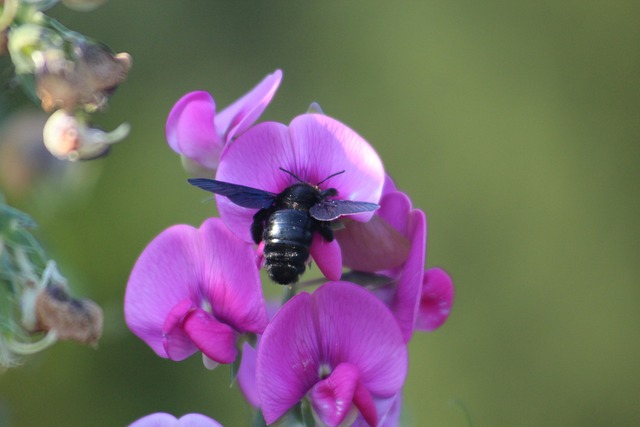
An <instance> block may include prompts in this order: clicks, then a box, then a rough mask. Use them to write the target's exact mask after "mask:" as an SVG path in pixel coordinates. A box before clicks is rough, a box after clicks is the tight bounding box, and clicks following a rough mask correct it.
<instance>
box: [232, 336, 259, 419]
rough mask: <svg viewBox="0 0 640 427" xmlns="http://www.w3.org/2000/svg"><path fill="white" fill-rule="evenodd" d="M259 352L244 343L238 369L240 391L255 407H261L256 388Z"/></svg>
mask: <svg viewBox="0 0 640 427" xmlns="http://www.w3.org/2000/svg"><path fill="white" fill-rule="evenodd" d="M257 356H258V353H257V352H256V350H255V349H254V348H253V347H251V345H249V343H246V342H245V343H244V344H243V345H242V360H241V361H240V369H239V370H238V376H237V377H236V379H237V381H238V386H239V387H240V391H242V394H243V395H244V397H245V398H246V399H247V401H248V402H249V404H250V405H251V406H253V407H254V408H259V407H260V397H259V396H258V390H257V388H256V358H257Z"/></svg>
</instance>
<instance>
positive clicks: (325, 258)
mask: <svg viewBox="0 0 640 427" xmlns="http://www.w3.org/2000/svg"><path fill="white" fill-rule="evenodd" d="M310 253H311V256H312V257H313V260H314V261H315V262H316V264H317V265H318V268H319V269H320V271H321V272H322V274H324V276H325V277H326V278H327V279H329V280H333V281H337V280H340V277H341V276H342V254H341V251H340V245H338V242H337V241H336V240H332V241H331V242H327V241H326V240H325V239H324V238H323V237H322V236H321V235H320V234H318V233H315V234H314V236H313V241H312V243H311V249H310Z"/></svg>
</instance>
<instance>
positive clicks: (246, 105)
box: [215, 70, 282, 143]
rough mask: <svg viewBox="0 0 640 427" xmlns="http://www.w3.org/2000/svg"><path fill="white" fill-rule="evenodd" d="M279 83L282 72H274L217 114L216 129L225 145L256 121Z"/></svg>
mask: <svg viewBox="0 0 640 427" xmlns="http://www.w3.org/2000/svg"><path fill="white" fill-rule="evenodd" d="M281 81H282V71H281V70H276V71H275V72H273V74H269V75H268V76H267V77H265V78H264V79H263V80H262V81H261V82H260V83H258V85H257V86H255V87H254V88H253V89H251V91H249V92H248V93H247V94H245V95H244V96H243V97H242V98H240V99H238V100H237V101H235V102H234V103H233V104H231V105H229V106H228V107H227V108H225V109H224V110H222V111H221V112H219V113H218V115H217V116H216V118H215V124H216V129H218V131H219V134H220V135H221V136H222V138H223V139H224V141H225V142H226V143H228V142H229V141H231V140H232V139H233V138H234V137H237V136H238V135H240V134H241V133H243V132H244V131H246V130H247V129H248V128H249V127H250V126H251V125H252V124H253V123H254V122H255V121H256V120H258V117H260V115H261V114H262V113H263V112H264V110H265V108H267V105H269V102H271V99H272V98H273V95H275V93H276V90H277V89H278V86H279V85H280V82H281Z"/></svg>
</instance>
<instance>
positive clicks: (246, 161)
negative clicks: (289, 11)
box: [124, 70, 453, 426]
mask: <svg viewBox="0 0 640 427" xmlns="http://www.w3.org/2000/svg"><path fill="white" fill-rule="evenodd" d="M281 78H282V73H281V72H280V71H279V70H277V71H276V72H275V73H273V74H271V75H269V76H267V77H266V78H265V79H264V80H263V81H262V82H261V83H260V84H258V85H257V86H256V87H255V88H254V89H253V90H251V91H250V92H249V93H247V94H246V95H244V96H243V97H241V98H240V99H239V100H238V101H236V102H235V103H233V104H232V105H231V106H229V107H227V108H226V109H224V110H222V111H221V112H219V113H216V107H215V103H214V100H213V97H212V96H211V95H210V94H208V93H206V92H192V93H189V94H187V95H185V96H184V97H183V98H182V99H180V100H179V101H178V102H177V103H176V105H175V106H174V108H173V109H172V111H171V112H170V114H169V117H168V120H167V128H166V132H167V140H168V142H169V145H170V147H171V148H172V149H173V150H174V151H176V152H177V153H179V154H180V155H181V157H182V160H183V164H184V165H185V167H186V168H187V170H188V171H189V172H190V173H192V174H196V175H199V176H200V177H201V178H199V179H193V180H190V182H191V183H193V184H195V185H197V186H198V187H201V188H203V189H205V190H209V191H211V192H213V193H215V194H216V203H217V208H218V211H219V214H220V218H209V219H206V220H205V221H204V222H203V223H202V225H201V226H200V227H199V228H194V227H192V226H188V225H176V226H173V227H170V228H169V229H167V230H165V231H163V232H162V233H160V235H158V236H157V237H156V238H155V239H153V241H152V242H151V243H150V244H149V245H148V246H147V247H146V248H145V249H144V251H143V252H142V254H141V255H140V257H139V259H138V260H137V262H136V264H135V266H134V268H133V271H132V273H131V276H130V278H129V282H128V284H127V290H126V295H125V303H124V304H125V307H124V308H125V319H126V322H127V325H128V326H129V328H130V329H131V330H132V331H133V332H134V333H135V334H136V335H137V336H138V337H140V338H141V339H142V340H144V341H145V342H146V343H147V344H148V345H149V346H150V347H151V348H152V349H153V351H155V353H156V354H157V355H159V356H160V357H163V358H168V359H171V360H176V361H178V360H182V359H185V358H186V357H189V356H190V355H192V354H193V353H196V352H200V353H202V357H203V360H204V363H205V366H207V367H209V368H212V367H215V366H217V365H218V364H231V365H232V366H233V367H234V372H235V373H236V379H237V382H238V385H239V388H240V389H241V390H242V392H243V394H244V396H245V397H246V399H247V401H248V402H249V403H250V404H251V405H252V406H253V407H255V408H256V410H257V414H258V416H259V417H263V421H264V422H266V424H268V425H271V424H274V423H276V422H279V423H283V424H281V425H284V424H287V423H289V424H290V425H305V426H315V425H318V426H346V425H355V426H396V425H398V422H399V421H398V420H399V415H400V412H401V406H402V404H401V394H402V387H403V384H404V381H405V377H406V374H407V367H408V353H407V344H408V342H409V340H410V339H411V337H412V335H413V332H414V331H415V330H421V331H433V330H435V329H437V328H438V327H439V326H441V325H442V324H443V323H444V321H445V320H446V319H447V317H448V315H449V311H450V308H451V304H452V300H453V284H452V281H451V279H450V277H449V276H448V274H447V273H446V272H445V271H444V270H442V269H439V268H431V269H426V270H425V267H424V264H425V256H426V234H427V223H426V216H425V214H424V212H423V211H421V210H419V209H415V208H414V207H413V206H412V203H411V200H410V198H409V197H408V196H407V195H406V194H405V193H403V192H402V191H400V190H399V189H398V188H397V187H396V185H395V184H394V182H393V181H392V180H391V178H390V177H389V176H388V175H387V174H386V173H385V170H384V168H383V165H382V161H381V160H380V158H379V156H378V154H377V153H376V152H375V150H374V149H373V148H372V147H371V145H369V144H368V143H367V142H366V141H365V140H364V139H363V138H362V137H361V136H360V135H358V134H357V133H356V132H354V131H353V130H352V129H350V128H349V127H347V126H346V125H344V124H343V123H340V122H339V121H337V120H335V119H333V118H331V117H328V116H326V115H324V114H322V113H321V112H317V110H318V108H317V107H314V110H316V111H315V112H309V113H306V114H302V115H300V116H298V117H296V118H294V119H293V120H292V121H291V122H290V123H289V125H285V124H282V123H276V122H262V123H258V124H254V123H255V121H256V120H257V119H258V117H259V116H260V114H261V113H262V112H263V111H264V109H265V107H266V106H267V104H268V103H269V102H270V101H271V99H272V97H273V95H274V94H275V92H276V89H277V88H278V86H279V84H280V81H281ZM213 177H215V180H213V179H209V178H213ZM312 261H313V262H314V263H315V264H316V265H317V266H318V268H319V270H320V271H321V272H322V274H323V275H324V276H325V278H326V280H322V281H317V280H315V281H307V282H304V281H302V282H298V278H299V276H300V275H303V274H304V270H305V269H306V266H307V265H308V264H309V263H310V262H312ZM262 267H264V268H266V270H267V271H268V272H269V275H270V277H271V278H272V279H273V281H275V282H277V283H281V284H285V285H288V286H287V287H286V288H284V289H286V295H285V297H284V302H283V303H282V304H278V303H275V302H272V301H266V300H265V297H264V295H263V292H262V284H261V281H260V275H259V270H260V268H262ZM302 277H303V278H304V276H302ZM318 284H320V286H319V287H317V288H315V289H314V288H313V287H312V285H318ZM267 286H278V285H277V284H272V283H271V284H268V285H267ZM300 290H302V292H298V291H300ZM154 416H155V417H158V419H160V418H163V419H166V420H167V421H166V423H164V424H162V423H159V424H157V425H182V421H180V424H177V423H178V421H176V419H175V418H174V417H172V416H170V415H168V414H155V415H153V416H151V417H154ZM183 419H184V418H183ZM143 420H144V419H143ZM181 420H182V419H181ZM141 421H142V420H140V421H138V422H136V423H134V424H133V425H136V426H137V425H147V424H143V423H141ZM211 422H212V421H210V422H209V424H206V425H214V424H211ZM138 423H139V424H138ZM154 425H156V424H154ZM202 425H205V424H204V422H203V424H202Z"/></svg>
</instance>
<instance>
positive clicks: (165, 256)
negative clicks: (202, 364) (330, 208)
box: [124, 218, 268, 359]
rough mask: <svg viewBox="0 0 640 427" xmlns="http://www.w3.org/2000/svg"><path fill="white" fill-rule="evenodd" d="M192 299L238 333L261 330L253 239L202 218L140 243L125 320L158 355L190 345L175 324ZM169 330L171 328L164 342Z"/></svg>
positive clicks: (180, 352) (181, 353)
mask: <svg viewBox="0 0 640 427" xmlns="http://www.w3.org/2000/svg"><path fill="white" fill-rule="evenodd" d="M185 300H186V301H188V302H185ZM189 302H190V303H189ZM179 304H182V305H179ZM191 305H192V306H193V307H194V308H195V307H207V309H210V310H211V312H212V314H213V315H214V316H215V317H216V319H217V320H218V321H220V322H223V323H226V324H228V325H229V326H231V327H232V328H234V329H235V330H236V331H237V332H241V333H242V332H254V333H261V332H262V331H263V330H264V328H265V327H266V325H267V323H268V318H267V313H266V309H265V307H264V297H263V295H262V289H261V284H260V277H259V272H258V269H257V267H256V261H255V253H254V252H253V245H251V244H249V243H245V242H243V241H241V240H240V239H238V238H236V237H235V236H234V235H233V234H232V233H231V232H230V231H229V230H228V229H227V228H226V227H225V226H224V224H223V223H222V221H221V220H219V219H213V218H212V219H209V220H207V221H205V222H204V223H203V225H202V226H201V227H200V229H195V228H193V227H190V226H187V225H177V226H173V227H170V228H169V229H167V230H165V231H163V232H162V233H160V235H159V236H157V237H156V238H155V239H154V240H153V241H152V242H151V243H150V244H149V245H148V246H147V247H146V248H145V250H144V251H143V252H142V254H141V255H140V257H139V258H138V260H137V261H136V265H135V266H134V268H133V271H132V272H131V276H130V278H129V282H128V284H127V290H126V294H125V307H124V309H125V310H124V311H125V320H126V322H127V325H128V326H129V328H130V329H131V330H132V331H133V332H134V333H135V334H136V335H137V336H138V337H140V338H141V339H142V340H143V341H145V342H146V343H147V344H148V345H149V346H150V347H151V348H152V349H153V350H154V351H155V352H156V353H157V354H158V355H159V356H161V357H171V358H174V359H181V358H184V357H186V355H187V353H189V352H190V351H192V350H193V347H191V346H190V345H188V343H186V340H185V337H184V335H182V332H180V328H178V329H176V330H175V331H174V327H175V326H176V325H178V326H179V325H180V319H181V318H182V317H180V316H183V317H184V315H186V314H187V311H189V310H190V309H189V308H188V307H190V306H191ZM176 307H178V308H176ZM165 322H166V323H165ZM168 330H171V331H174V332H175V333H172V334H170V336H169V337H168V339H169V342H168V343H167V342H165V335H166V333H167V331H168ZM167 348H169V349H173V350H175V354H172V355H171V356H170V355H169V354H168V353H167Z"/></svg>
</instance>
